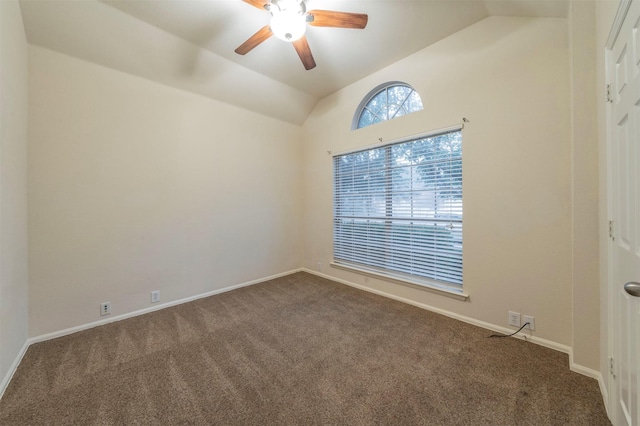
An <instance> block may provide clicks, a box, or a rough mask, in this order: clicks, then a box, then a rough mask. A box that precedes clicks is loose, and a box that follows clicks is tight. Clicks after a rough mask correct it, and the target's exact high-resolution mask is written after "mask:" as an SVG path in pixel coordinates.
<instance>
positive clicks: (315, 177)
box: [303, 17, 573, 346]
mask: <svg viewBox="0 0 640 426" xmlns="http://www.w3.org/2000/svg"><path fill="white" fill-rule="evenodd" d="M569 58H570V57H569V49H568V25H567V20H565V19H528V18H507V17H492V18H488V19H485V20H484V21H481V22H479V23H478V24H475V25H473V26H471V27H469V28H466V29H464V30H462V31H460V32H459V33H457V34H455V35H453V36H451V37H449V38H447V39H444V40H442V41H441V42H438V43H436V44H434V45H432V46H430V47H427V48H426V49H424V50H422V51H420V52H418V53H416V54H414V55H412V56H410V57H408V58H406V59H403V60H401V61H399V62H397V63H395V64H393V65H392V66H390V67H388V68H386V69H383V70H381V71H379V72H376V73H374V74H372V75H371V76H369V77H367V78H365V79H363V80H361V81H359V82H357V83H355V84H353V85H351V86H348V87H347V88H345V89H343V90H341V91H339V92H337V93H335V94H334V95H332V96H330V97H327V98H325V99H323V100H322V101H321V102H320V103H319V104H318V106H317V107H316V108H315V110H314V111H313V113H312V114H311V116H310V117H309V119H308V120H307V122H306V123H305V126H304V139H305V147H304V150H303V155H304V161H303V164H304V165H305V167H304V201H303V202H304V221H305V223H304V237H305V257H304V266H305V267H307V268H309V269H313V270H317V269H318V263H319V262H320V263H321V268H322V272H323V273H325V274H328V275H330V276H333V277H337V278H341V279H344V280H347V281H350V282H353V283H356V284H359V285H363V286H367V287H369V288H371V289H374V290H378V291H383V292H386V293H389V294H392V295H395V296H398V297H404V298H407V299H410V300H413V301H415V302H419V303H423V304H426V305H430V306H432V307H434V308H437V309H442V310H446V311H449V312H451V313H453V314H458V315H463V316H467V317H471V318H473V319H475V320H479V321H484V322H487V323H490V324H495V325H499V326H506V325H507V311H509V310H513V311H517V312H520V313H522V314H527V315H533V316H535V318H536V327H537V330H536V332H535V335H536V336H538V337H540V338H543V339H547V340H549V341H551V342H555V343H557V344H561V345H567V346H570V345H571V344H572V343H573V342H572V312H571V307H572V287H571V278H572V257H571V254H572V240H571V230H572V222H571V219H572V210H571V201H572V194H571V177H572V175H571V126H570V124H571V115H570V112H571V103H570V102H571V93H570V87H571V86H570V62H569ZM391 80H400V81H404V82H407V83H409V84H411V85H412V86H413V87H414V88H416V89H417V90H418V92H419V93H420V94H421V96H422V99H423V103H424V106H425V109H424V111H422V112H419V113H415V114H411V115H408V116H406V117H401V118H398V119H396V120H393V121H390V122H386V123H381V124H378V125H374V126H371V127H368V128H365V129H361V130H358V131H351V130H350V124H351V120H352V117H353V113H354V111H355V109H356V107H357V106H358V103H359V102H360V100H361V99H362V98H363V97H364V96H365V95H366V94H367V93H368V92H369V91H370V90H371V89H372V88H374V87H375V86H377V85H378V84H380V83H384V82H385V81H391ZM462 117H466V118H468V119H469V120H470V123H468V124H467V126H466V127H465V129H464V133H463V146H464V148H463V149H464V160H463V161H464V200H465V201H464V202H465V205H464V209H465V217H464V226H465V228H464V238H465V246H464V262H465V266H464V273H465V275H464V288H465V291H466V292H467V293H469V295H470V298H469V300H468V301H466V302H463V301H459V300H454V299H452V298H449V297H446V296H441V295H438V294H434V293H432V292H428V291H425V290H422V289H419V288H415V287H411V286H404V285H400V284H394V283H390V282H386V281H383V280H379V279H374V278H370V277H365V276H361V275H358V274H355V273H351V272H347V271H343V270H338V269H335V268H332V267H329V266H328V263H329V262H330V261H331V259H332V222H331V217H332V216H331V215H332V185H331V182H332V163H331V156H330V155H328V154H327V151H332V152H333V153H336V152H341V151H345V150H350V149H354V148H358V147H363V146H367V145H372V144H375V143H377V142H378V138H382V139H383V140H392V139H395V138H399V137H403V136H407V135H411V134H416V133H420V132H425V131H429V130H435V129H440V128H443V127H447V126H451V125H453V124H456V123H460V122H461V120H462Z"/></svg>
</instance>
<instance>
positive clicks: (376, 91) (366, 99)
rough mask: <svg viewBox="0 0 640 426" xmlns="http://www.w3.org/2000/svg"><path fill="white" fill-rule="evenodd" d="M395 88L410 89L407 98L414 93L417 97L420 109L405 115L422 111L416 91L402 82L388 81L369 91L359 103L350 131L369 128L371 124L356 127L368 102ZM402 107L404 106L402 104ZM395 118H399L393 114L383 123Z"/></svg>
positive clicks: (419, 97)
mask: <svg viewBox="0 0 640 426" xmlns="http://www.w3.org/2000/svg"><path fill="white" fill-rule="evenodd" d="M397 86H401V87H405V88H407V89H411V92H410V94H409V96H411V94H413V93H415V94H416V95H417V96H418V99H420V108H419V109H415V110H412V111H407V114H411V113H412V112H417V111H422V109H423V106H422V98H421V96H420V94H419V93H418V92H417V91H416V89H414V88H413V87H412V86H411V85H410V84H407V83H404V82H402V81H389V82H387V83H383V84H380V85H378V86H376V87H375V88H374V89H373V90H371V91H370V92H369V93H367V96H365V97H364V98H363V99H362V101H360V104H359V105H358V108H357V109H356V113H355V114H354V116H353V120H352V122H351V130H357V129H361V128H364V127H368V126H370V125H371V124H367V125H366V126H362V127H358V124H359V123H360V118H361V117H362V114H364V112H365V111H366V109H367V107H368V106H369V104H370V102H371V101H372V100H373V98H375V97H376V96H378V95H379V94H380V93H382V92H384V91H388V90H389V89H390V88H393V87H397ZM409 96H407V99H409ZM402 105H404V103H403V104H402ZM403 115H406V114H403ZM396 117H399V116H398V115H395V114H394V116H393V117H391V118H389V117H387V118H385V119H384V120H383V121H387V120H391V119H394V118H396ZM372 124H377V123H372Z"/></svg>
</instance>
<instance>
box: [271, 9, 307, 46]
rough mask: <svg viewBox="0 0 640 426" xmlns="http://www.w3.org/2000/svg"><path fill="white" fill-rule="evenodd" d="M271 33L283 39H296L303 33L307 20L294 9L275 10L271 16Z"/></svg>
mask: <svg viewBox="0 0 640 426" xmlns="http://www.w3.org/2000/svg"><path fill="white" fill-rule="evenodd" d="M270 26H271V31H273V35H275V36H276V37H278V38H279V39H280V40H284V41H296V40H298V39H299V38H300V37H302V36H303V35H304V32H305V30H306V29H307V21H306V19H305V17H304V15H300V14H298V13H297V12H294V11H284V12H277V13H274V14H273V17H272V18H271V24H270Z"/></svg>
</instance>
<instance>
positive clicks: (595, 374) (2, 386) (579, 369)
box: [0, 268, 609, 410]
mask: <svg viewBox="0 0 640 426" xmlns="http://www.w3.org/2000/svg"><path fill="white" fill-rule="evenodd" d="M301 271H303V272H307V273H309V274H313V275H317V276H319V277H322V278H326V279H328V280H331V281H336V282H339V283H341V284H345V285H348V286H350V287H354V288H357V289H360V290H364V291H368V292H370V293H374V294H377V295H379V296H383V297H387V298H389V299H393V300H397V301H399V302H403V303H407V304H409V305H412V306H416V307H418V308H421V309H425V310H428V311H431V312H435V313H438V314H441V315H444V316H447V317H449V318H453V319H457V320H459V321H463V322H466V323H468V324H472V325H475V326H478V327H482V328H485V329H487V330H492V331H496V332H499V333H503V334H511V333H512V331H513V330H511V329H508V328H506V327H501V326H498V325H495V324H491V323H488V322H484V321H480V320H477V319H474V318H471V317H467V316H465V315H460V314H457V313H454V312H450V311H447V310H444V309H440V308H436V307H434V306H430V305H427V304H424V303H420V302H416V301H414V300H411V299H406V298H404V297H400V296H396V295H393V294H391V293H386V292H383V291H379V290H375V289H372V288H369V287H366V286H362V285H359V284H355V283H352V282H350V281H347V280H343V279H340V278H336V277H333V276H330V275H326V274H323V273H320V272H317V271H314V270H311V269H307V268H298V269H293V270H290V271H287V272H283V273H280V274H276V275H271V276H269V277H264V278H259V279H256V280H253V281H248V282H244V283H241V284H236V285H232V286H229V287H224V288H221V289H217V290H212V291H209V292H206V293H202V294H197V295H195V296H190V297H186V298H184V299H179V300H174V301H171V302H166V303H163V304H160V305H157V306H152V307H148V308H145V309H140V310H137V311H133V312H129V313H126V314H122V315H118V316H115V317H111V318H108V319H104V320H99V321H94V322H91V323H87V324H82V325H78V326H75V327H70V328H66V329H64V330H59V331H54V332H52V333H47V334H43V335H40V336H36V337H31V338H29V339H27V341H26V342H25V343H24V345H23V346H22V348H21V349H20V352H19V353H18V355H17V356H16V359H15V360H14V361H13V364H12V365H11V368H10V369H9V371H8V372H7V374H6V375H5V377H4V379H3V380H2V382H0V399H1V398H2V395H3V394H4V391H5V390H6V388H7V386H8V385H9V382H10V381H11V379H12V378H13V375H14V374H15V371H16V369H17V368H18V365H20V362H21V361H22V358H23V357H24V354H25V353H26V352H27V349H28V348H29V346H30V345H32V344H34V343H38V342H44V341H46V340H51V339H55V338H57V337H62V336H66V335H69V334H73V333H76V332H78V331H82V330H88V329H90V328H94V327H98V326H101V325H105V324H109V323H112V322H116V321H122V320H124V319H127V318H132V317H136V316H138V315H144V314H147V313H150V312H154V311H158V310H160V309H165V308H168V307H171V306H176V305H180V304H182V303H187V302H191V301H194V300H198V299H203V298H205V297H209V296H214V295H216V294H220V293H226V292H228V291H232V290H236V289H238V288H242V287H247V286H251V285H254V284H259V283H262V282H265V281H269V280H272V279H276V278H280V277H284V276H287V275H291V274H294V273H296V272H301ZM513 337H514V338H519V339H522V340H527V341H529V342H532V343H536V344H538V345H541V346H545V347H547V348H550V349H554V350H557V351H560V352H563V353H566V354H569V367H570V369H571V371H574V372H576V373H580V374H583V375H585V376H588V377H591V378H594V379H596V380H597V381H598V384H599V386H600V392H601V393H602V397H603V399H604V402H605V407H606V408H607V410H608V401H609V398H608V392H607V388H606V386H605V384H604V380H603V377H602V374H601V373H600V372H599V371H597V370H593V369H590V368H587V367H584V366H582V365H580V364H576V363H574V362H573V351H572V348H571V347H569V346H567V345H563V344H560V343H557V342H553V341H551V340H547V339H542V338H539V337H536V336H531V335H527V334H523V335H516V336H513Z"/></svg>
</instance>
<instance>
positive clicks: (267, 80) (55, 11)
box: [21, 0, 568, 124]
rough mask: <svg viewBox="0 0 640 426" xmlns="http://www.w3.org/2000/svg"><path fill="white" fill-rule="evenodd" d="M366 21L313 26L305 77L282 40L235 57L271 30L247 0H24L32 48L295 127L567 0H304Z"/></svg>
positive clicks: (552, 13)
mask: <svg viewBox="0 0 640 426" xmlns="http://www.w3.org/2000/svg"><path fill="white" fill-rule="evenodd" d="M306 4H307V10H311V9H325V10H339V11H346V12H359V13H366V14H368V15H369V22H368V25H367V27H366V28H365V29H364V30H352V29H336V28H319V27H311V26H309V27H308V29H307V39H308V41H309V45H310V47H311V51H312V53H313V55H314V58H315V60H316V63H317V67H316V68H314V69H312V70H309V71H306V70H305V69H304V67H303V66H302V63H301V62H300V59H299V58H298V55H297V54H296V52H295V50H294V49H293V47H292V46H288V44H289V43H287V42H283V41H281V40H279V39H277V38H275V37H272V38H270V39H269V40H267V41H266V42H264V43H262V44H261V45H259V46H257V47H256V48H255V49H254V50H252V51H251V52H249V53H248V54H247V55H245V56H240V55H237V54H236V53H235V52H234V49H235V48H236V47H238V46H239V45H240V44H241V43H242V42H243V41H245V40H246V39H247V38H248V37H250V36H251V35H252V34H253V33H254V32H256V31H257V30H258V29H259V28H261V27H263V26H265V25H267V24H268V23H269V17H270V15H269V13H268V12H266V11H263V10H260V9H257V8H255V7H253V6H250V5H249V4H247V3H244V2H243V1H242V0H100V1H98V0H21V9H22V14H23V20H24V24H25V31H26V34H27V40H28V41H29V43H31V44H34V45H38V46H42V47H46V48H49V49H52V50H56V51H59V52H61V53H64V54H67V55H70V56H74V57H76V58H79V59H83V60H86V61H90V62H94V63H97V64H99V65H103V66H106V67H109V68H113V69H116V70H119V71H123V72H126V73H129V74H133V75H137V76H139V77H142V78H146V79H150V80H154V81H157V82H160V83H162V84H166V85H169V86H173V87H177V88H180V89H183V90H188V91H191V92H194V93H198V94H201V95H204V96H208V97H210V98H213V99H217V100H220V101H223V102H227V103H230V104H233V105H236V106H239V107H242V108H246V109H249V110H252V111H256V112H259V113H262V114H266V115H269V116H272V117H274V118H277V119H281V120H284V121H288V122H291V123H294V124H302V123H303V122H304V120H305V119H306V117H307V116H308V114H309V113H310V112H311V110H312V109H313V106H314V105H315V104H316V103H317V101H318V100H319V99H321V98H323V97H325V96H327V95H329V94H331V93H333V92H335V91H337V90H339V89H341V88H343V87H345V86H347V85H349V84H351V83H353V82H355V81H357V80H359V79H361V78H363V77H365V76H367V75H369V74H371V73H372V72H375V71H377V70H380V69H382V68H384V67H385V66H387V65H390V64H391V63H393V62H395V61H397V60H399V59H401V58H404V57H406V56H408V55H410V54H412V53H414V52H416V51H418V50H420V49H422V48H424V47H426V46H428V45H430V44H432V43H434V42H436V41H438V40H440V39H442V38H444V37H447V36H448V35H451V34H453V33H455V32H457V31H459V30H461V29H463V28H465V27H467V26H469V25H472V24H474V23H475V22H478V21H480V20H482V19H484V18H486V17H488V16H496V15H508V16H530V17H559V18H565V17H566V16H567V13H568V0H367V1H362V0H306Z"/></svg>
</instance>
